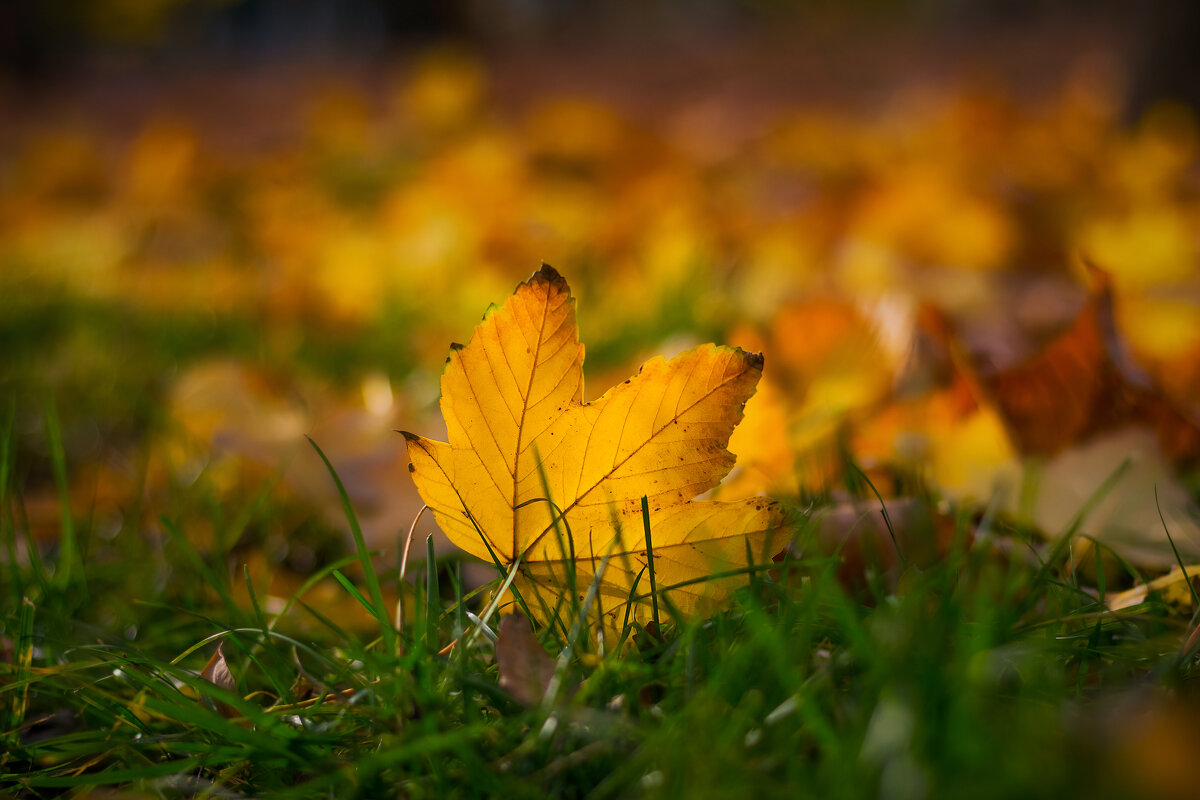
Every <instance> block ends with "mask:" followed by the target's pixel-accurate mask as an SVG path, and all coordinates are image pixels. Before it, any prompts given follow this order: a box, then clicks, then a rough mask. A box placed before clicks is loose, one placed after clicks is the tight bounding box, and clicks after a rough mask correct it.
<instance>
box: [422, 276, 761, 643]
mask: <svg viewBox="0 0 1200 800" xmlns="http://www.w3.org/2000/svg"><path fill="white" fill-rule="evenodd" d="M576 331H577V329H576V323H575V303H574V300H573V298H572V297H571V295H570V290H569V288H568V286H567V283H566V281H565V280H564V279H563V278H562V277H561V276H560V275H559V274H558V273H557V272H555V271H554V270H553V269H552V268H550V267H547V266H543V267H542V269H541V270H539V271H538V272H537V273H535V274H534V276H533V277H532V278H530V279H529V280H528V281H526V282H525V283H523V284H521V285H520V286H518V287H517V291H516V293H515V294H513V296H512V297H510V298H509V300H508V301H507V302H506V303H505V304H504V305H503V306H502V307H500V308H498V309H492V310H491V311H489V312H488V314H487V315H486V316H485V318H484V321H483V322H482V323H480V325H479V326H478V327H477V328H476V329H475V333H474V335H473V336H472V338H471V342H470V343H469V344H468V345H467V346H465V347H461V346H459V347H455V348H454V349H453V350H452V352H451V354H450V358H449V359H448V361H447V364H446V370H445V373H444V374H443V376H442V416H443V417H444V418H445V421H446V428H447V431H448V435H449V436H448V438H449V440H450V441H449V443H443V442H436V441H432V440H429V439H425V438H422V437H420V436H416V435H414V434H408V433H406V434H405V437H406V439H407V440H408V452H409V458H410V459H411V460H412V465H411V467H410V470H411V472H412V475H413V480H414V482H415V483H416V485H417V489H418V491H419V492H420V493H421V497H422V499H423V500H424V501H425V502H426V503H427V504H428V505H429V507H430V508H431V509H432V510H433V512H434V516H435V518H436V519H437V521H438V524H439V525H440V526H441V528H442V530H443V531H445V532H446V534H447V536H449V537H450V539H451V541H453V542H454V543H455V544H457V545H458V546H459V547H461V548H463V549H464V550H466V551H467V552H469V553H471V554H473V555H475V556H477V557H479V558H482V559H485V560H491V559H492V558H495V559H497V560H498V561H499V562H500V563H501V564H502V565H504V566H513V565H516V564H519V565H520V572H519V579H518V580H517V582H516V583H515V584H514V586H515V588H516V589H517V590H518V591H519V592H520V593H521V595H522V596H523V597H524V599H525V602H526V604H527V605H528V606H529V609H530V611H531V612H532V613H533V614H535V615H536V616H538V617H540V618H541V619H542V620H543V621H544V622H547V621H549V620H551V619H553V617H554V616H555V615H556V614H559V613H563V605H562V603H563V598H562V592H563V590H564V588H565V587H567V586H568V585H569V579H568V577H567V570H568V569H573V570H574V571H575V573H576V581H577V584H576V585H577V587H578V591H579V593H580V595H582V594H583V592H584V591H585V589H586V587H587V586H588V585H589V584H590V583H591V582H592V581H593V580H596V581H597V584H598V588H599V601H598V602H599V603H600V609H599V613H600V614H601V615H602V616H603V619H604V624H605V627H606V628H607V629H609V630H610V631H613V632H616V631H619V630H620V626H621V624H622V621H623V619H624V610H625V605H626V602H627V601H629V600H630V598H631V593H633V592H634V591H635V590H634V585H635V582H637V580H638V576H639V573H641V571H642V570H643V569H644V568H645V567H646V566H647V564H648V561H649V557H648V555H647V546H646V539H645V532H644V528H643V514H642V508H641V498H642V497H646V498H647V502H648V508H649V520H648V524H649V527H650V531H651V534H652V537H653V551H654V552H653V555H654V571H655V575H656V579H657V585H658V586H659V587H674V588H673V589H671V590H670V591H669V596H670V597H671V599H672V602H673V603H674V604H675V606H676V607H677V608H679V609H680V610H681V611H683V612H685V613H687V612H692V611H694V610H697V609H698V608H703V607H707V606H708V604H710V603H711V602H713V601H714V600H716V599H717V598H719V597H720V596H721V595H722V594H723V593H724V592H725V591H727V590H728V589H729V588H730V586H733V585H737V584H738V583H739V581H736V580H721V581H715V580H714V581H706V580H704V578H706V577H707V576H709V575H711V574H712V573H714V572H719V571H722V570H727V569H736V568H738V567H744V566H746V563H747V557H748V556H750V557H753V558H754V559H755V560H756V561H758V562H759V563H763V562H768V561H770V559H771V558H772V557H773V556H774V555H776V554H777V553H779V552H780V550H781V549H782V547H783V544H784V542H783V540H782V533H781V531H780V514H779V512H778V510H777V508H776V507H775V505H774V504H773V503H771V502H769V501H767V500H765V499H762V498H752V499H748V500H742V501H734V502H726V503H716V502H695V501H692V498H694V497H695V496H696V495H698V494H701V493H702V492H705V491H707V490H709V489H711V488H713V487H714V486H715V485H716V484H717V483H718V482H719V481H720V480H721V478H722V477H723V476H724V475H725V474H726V473H727V472H728V471H729V469H730V468H731V467H732V466H733V462H734V456H733V455H732V454H731V453H730V452H729V451H728V450H727V449H726V448H725V445H726V442H727V441H728V439H729V436H730V434H731V433H732V431H733V429H734V426H735V425H737V423H738V422H739V421H740V420H741V418H742V407H743V404H744V403H745V402H746V400H747V399H748V398H749V397H750V395H751V394H752V393H753V392H754V387H755V385H756V384H757V382H758V379H759V376H760V375H761V372H762V357H761V356H758V355H755V354H752V353H747V352H745V351H743V350H741V349H739V348H731V347H717V346H714V345H704V346H701V347H698V348H695V349H693V350H689V351H687V352H685V353H683V354H681V355H679V356H676V357H675V358H674V359H672V360H671V361H669V362H668V361H666V360H665V359H662V358H654V359H651V360H650V361H648V362H646V363H645V364H644V365H643V366H642V369H641V371H640V372H639V373H638V374H637V375H636V376H634V377H632V378H630V379H629V380H627V381H625V382H624V383H622V384H618V385H617V386H615V387H613V388H612V389H610V390H609V391H607V392H605V394H604V395H603V396H602V397H600V398H599V399H597V400H594V401H592V402H590V403H584V402H583V345H581V344H580V343H579V342H578V339H577V332H576ZM571 554H573V555H574V558H573V559H572V558H571ZM602 564H603V565H605V566H604V571H603V574H602V575H598V573H600V569H601V565H602ZM684 584H686V585H684ZM638 586H639V588H638V589H637V590H636V591H637V594H643V593H645V592H646V591H647V590H648V588H649V582H648V581H646V582H643V583H640V584H638ZM649 612H650V604H649V603H648V602H646V600H645V599H642V600H641V601H639V602H636V603H635V604H634V608H633V613H632V615H631V618H632V619H636V620H638V621H641V622H645V621H646V620H647V619H649Z"/></svg>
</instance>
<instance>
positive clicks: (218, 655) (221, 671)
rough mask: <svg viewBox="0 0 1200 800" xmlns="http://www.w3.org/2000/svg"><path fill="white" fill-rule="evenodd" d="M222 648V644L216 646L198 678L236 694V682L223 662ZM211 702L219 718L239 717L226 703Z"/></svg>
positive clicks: (227, 665)
mask: <svg viewBox="0 0 1200 800" xmlns="http://www.w3.org/2000/svg"><path fill="white" fill-rule="evenodd" d="M224 647H225V643H224V642H221V643H219V644H218V645H217V651H216V652H215V653H213V654H212V658H210V659H209V660H208V663H207V664H205V665H204V669H202V670H200V677H201V678H203V679H204V680H206V681H208V682H209V683H211V684H212V685H213V686H216V687H218V688H220V689H224V690H226V691H229V692H236V691H237V682H236V681H235V680H234V679H233V673H232V672H230V671H229V664H228V663H227V662H226V661H225V650H224ZM213 702H214V705H216V708H217V711H218V712H219V713H220V714H221V716H223V717H226V718H229V717H236V716H239V714H238V712H237V711H236V710H234V708H233V707H232V706H230V705H229V704H228V703H223V702H221V701H220V700H215V701H213Z"/></svg>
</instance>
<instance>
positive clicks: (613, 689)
mask: <svg viewBox="0 0 1200 800" xmlns="http://www.w3.org/2000/svg"><path fill="white" fill-rule="evenodd" d="M11 431H12V428H11V425H10V426H9V428H8V429H7V433H6V434H5V435H4V437H3V439H2V441H3V443H4V447H3V450H2V453H0V455H2V459H0V553H2V554H3V580H2V583H3V589H0V602H2V603H3V615H2V616H0V635H2V637H3V638H2V642H3V654H2V659H0V752H2V753H3V755H0V792H2V793H6V794H10V795H13V796H16V797H30V798H40V797H55V796H64V795H65V796H83V795H86V794H87V793H88V792H89V791H90V790H92V789H93V788H96V787H103V788H106V789H119V790H122V791H127V792H129V793H131V796H151V797H331V796H333V797H348V796H369V797H374V796H388V797H390V796H398V797H414V798H415V797H490V796H506V797H546V796H560V797H589V798H609V797H630V796H633V797H728V796H749V795H753V796H760V797H770V796H787V797H814V798H816V797H819V798H842V797H845V798H851V797H867V796H871V797H886V798H897V799H905V798H925V797H928V798H933V797H963V796H971V797H982V798H988V797H997V798H1001V797H1048V798H1049V797H1054V798H1061V797H1064V796H1079V797H1083V796H1087V797H1100V798H1104V797H1113V798H1116V797H1130V796H1147V797H1172V796H1176V795H1175V794H1173V792H1175V791H1176V790H1180V785H1179V784H1178V781H1176V778H1175V773H1173V772H1172V769H1173V768H1174V767H1173V766H1172V765H1173V764H1174V762H1172V761H1171V760H1170V759H1171V756H1172V753H1174V752H1176V751H1178V752H1188V751H1187V745H1188V744H1189V743H1194V741H1192V740H1187V739H1186V735H1174V734H1171V733H1170V732H1171V731H1175V730H1176V727H1173V725H1174V721H1175V719H1176V715H1177V714H1178V713H1179V709H1194V705H1193V704H1194V702H1195V700H1194V695H1195V691H1194V689H1193V685H1194V681H1193V680H1192V678H1193V677H1194V673H1195V668H1194V664H1193V661H1192V659H1191V658H1185V657H1184V655H1183V654H1182V653H1181V644H1182V643H1183V642H1184V641H1185V639H1186V638H1187V634H1188V631H1189V622H1188V620H1187V617H1186V615H1184V614H1181V613H1179V611H1178V609H1176V608H1174V607H1172V606H1169V605H1167V604H1165V603H1163V602H1160V600H1159V599H1158V598H1157V597H1156V596H1155V595H1153V594H1152V595H1150V596H1149V598H1148V599H1147V601H1146V602H1145V603H1143V604H1142V605H1141V606H1138V607H1135V608H1131V609H1127V610H1125V611H1123V612H1121V613H1119V614H1118V613H1113V612H1109V611H1107V610H1105V607H1104V606H1103V604H1102V602H1101V599H1100V594H1101V593H1102V592H1103V588H1102V586H1103V581H1101V587H1097V585H1096V584H1097V581H1096V580H1095V579H1093V580H1090V581H1089V580H1088V579H1087V578H1085V577H1081V574H1080V570H1078V569H1077V568H1076V567H1075V566H1073V563H1074V562H1072V561H1071V560H1070V558H1069V557H1068V556H1069V553H1067V552H1065V550H1069V548H1065V550H1064V548H1057V549H1053V550H1051V549H1049V548H1046V547H1045V546H1044V545H1042V544H1040V543H1038V542H1035V541H1030V540H1029V539H1028V535H1027V533H1025V532H1023V531H1021V530H1018V529H1015V528H1014V529H1011V530H1009V529H1005V528H1004V527H1003V526H998V527H996V528H994V529H992V530H983V529H981V527H980V525H979V523H977V522H976V521H975V520H974V519H973V518H972V517H970V516H968V515H965V514H964V515H960V516H959V517H958V518H957V519H955V520H954V521H953V523H954V528H955V535H954V536H953V538H952V543H951V544H950V545H949V546H948V547H946V548H944V549H943V550H942V551H940V553H939V554H938V555H937V556H936V557H935V558H933V559H924V560H923V561H922V562H921V565H920V566H917V565H915V564H913V563H908V562H904V563H903V564H900V565H898V566H896V567H894V568H893V569H892V570H891V571H890V572H883V571H882V570H881V569H874V570H873V569H872V568H871V567H868V568H866V570H864V571H863V572H862V574H860V575H858V576H855V577H853V578H851V579H848V577H847V574H846V570H845V568H844V564H843V563H842V559H841V558H840V557H839V556H838V554H836V553H828V552H823V551H821V549H820V548H819V547H818V546H817V545H816V544H815V542H816V537H815V534H814V533H813V531H812V530H810V529H811V528H812V527H813V526H812V525H810V524H809V523H808V522H805V521H803V520H808V519H811V515H810V514H809V513H807V511H811V509H808V510H806V513H796V514H795V515H794V516H795V518H796V519H799V520H802V522H800V523H798V524H797V528H796V531H795V535H796V544H795V546H794V547H793V549H792V551H791V552H792V553H793V555H792V556H791V557H790V558H789V560H787V561H785V562H783V563H781V564H779V565H778V566H779V568H778V569H777V570H775V571H773V572H772V573H770V574H766V573H755V574H754V576H753V578H752V581H751V584H750V586H748V587H747V588H746V589H745V590H743V591H741V592H740V593H739V594H738V595H737V597H736V598H735V601H734V602H733V603H732V604H731V605H730V607H728V608H727V609H726V610H724V611H723V612H722V613H720V614H718V615H717V616H715V617H712V618H710V619H703V620H691V621H674V622H669V621H667V615H666V613H665V611H664V620H663V624H662V625H661V626H659V627H658V628H657V630H651V631H646V630H641V629H638V630H634V631H633V632H632V636H631V637H630V639H629V644H628V645H627V646H626V647H625V648H624V649H623V650H622V651H621V652H612V651H609V652H603V651H602V650H600V649H599V648H598V647H597V646H596V642H595V641H594V639H592V638H590V637H588V636H580V637H579V638H578V639H576V640H573V641H571V642H567V641H566V637H565V636H564V635H563V633H562V631H556V630H553V629H551V630H543V631H540V632H538V633H537V634H536V635H537V636H538V646H537V649H538V650H540V651H541V653H540V656H539V655H538V653H536V652H535V653H533V654H532V655H531V656H530V657H531V658H534V659H535V660H536V659H537V658H544V659H547V660H554V659H555V657H557V656H558V655H559V654H560V653H562V652H563V651H564V649H565V648H566V647H568V645H570V647H571V654H570V658H566V659H562V660H561V661H562V663H560V664H559V665H558V667H559V673H558V675H557V677H558V678H560V679H561V684H560V685H559V689H558V691H557V692H556V694H555V699H554V700H553V702H551V701H547V702H542V703H536V702H534V703H529V704H528V705H526V704H525V703H522V702H519V701H518V700H517V699H516V698H515V697H514V696H513V695H510V694H509V693H508V692H506V691H504V690H503V689H501V688H500V681H499V676H498V674H497V665H496V659H495V655H494V653H495V649H494V646H493V643H492V640H491V638H490V637H489V636H487V635H468V631H469V630H470V629H471V628H472V626H474V625H476V623H475V622H473V621H472V620H473V615H475V614H477V613H480V612H481V610H482V607H483V605H484V603H483V602H482V601H483V599H484V598H485V597H486V595H484V594H482V593H480V592H478V591H476V592H472V591H470V590H469V589H468V587H467V586H466V583H465V581H464V578H463V570H462V567H463V564H462V563H461V562H458V561H455V560H453V559H444V560H441V561H437V560H433V561H430V562H429V563H430V567H429V568H428V569H423V570H410V572H412V573H415V578H414V579H413V582H412V583H405V584H404V586H403V587H400V586H399V581H398V580H397V573H396V570H394V569H388V570H384V569H379V570H378V571H376V567H375V566H374V564H379V563H382V561H380V560H379V559H376V560H375V561H374V562H373V561H372V560H371V558H370V554H369V553H367V551H366V550H365V546H364V545H363V544H362V542H361V540H359V542H358V547H357V548H356V550H355V551H353V552H351V551H349V550H347V551H345V552H343V553H341V554H335V557H333V558H331V560H330V561H329V562H328V563H326V564H325V565H324V568H323V569H322V570H320V571H319V572H317V573H316V574H314V575H311V576H308V578H307V580H305V581H303V582H301V583H299V584H297V585H296V586H295V587H294V588H293V589H292V591H291V592H290V594H288V595H287V596H283V597H281V596H278V595H275V594H269V593H268V589H269V586H270V584H269V583H268V581H267V577H270V576H267V577H263V576H261V575H259V574H255V573H254V572H253V571H252V570H251V569H250V568H249V565H248V563H247V562H248V557H247V556H246V553H247V552H248V550H247V548H249V550H250V551H253V549H254V547H255V546H256V545H255V538H254V537H255V531H256V530H257V529H258V528H259V527H261V526H262V525H264V524H265V523H266V522H267V521H269V520H270V519H271V518H272V517H273V516H276V515H280V514H283V513H285V510H284V509H280V508H277V507H275V506H273V505H272V502H273V501H271V500H270V499H269V498H268V499H264V498H262V497H259V496H255V497H250V498H248V499H247V500H246V504H247V506H246V509H244V510H243V511H244V513H243V511H235V512H232V513H231V512H228V511H227V512H225V513H223V514H219V515H217V514H216V512H214V519H212V520H210V521H209V523H210V525H211V526H212V527H214V528H218V529H219V528H221V527H223V526H224V527H228V526H236V527H237V530H236V531H231V530H225V531H224V532H223V533H222V532H221V531H220V530H218V535H217V537H216V541H217V542H218V545H217V546H210V547H208V549H204V548H201V547H198V546H197V545H195V544H194V543H193V542H192V540H191V539H190V538H189V526H190V525H191V524H193V522H194V520H192V519H190V518H187V517H177V518H171V517H167V516H164V517H162V518H160V519H159V520H158V522H157V524H156V525H154V526H151V528H150V529H149V531H148V530H147V529H146V528H145V527H143V526H141V525H140V524H139V523H137V522H135V521H132V520H131V521H130V522H129V523H128V524H127V526H126V527H125V528H124V529H122V530H121V531H120V532H119V533H118V535H116V536H100V535H98V533H97V530H96V529H95V528H94V526H93V525H92V523H91V521H89V520H87V519H72V520H70V521H69V522H67V521H66V518H64V524H65V525H71V526H72V527H71V528H70V530H71V532H72V536H70V537H66V536H64V537H62V538H61V539H60V540H59V541H58V544H57V546H55V547H46V546H44V545H43V543H41V542H39V541H37V540H35V539H34V538H33V537H32V536H31V535H30V534H29V532H28V528H27V526H26V525H25V524H24V522H23V511H22V509H23V502H22V496H21V493H20V491H18V489H17V484H18V481H17V475H16V474H15V470H14V465H15V464H16V463H17V460H16V459H15V454H14V452H13V450H14V446H13V437H12V435H11ZM51 438H53V436H51ZM50 449H51V450H52V451H53V450H54V446H53V442H51V445H50ZM195 490H196V487H195V486H193V487H190V488H189V490H188V491H195ZM931 502H932V501H931ZM180 507H182V506H180ZM350 513H351V514H352V510H351V512H350ZM230 520H232V521H230ZM933 535H934V534H933V531H932V530H930V531H920V530H916V531H907V532H905V537H904V538H903V539H902V541H904V540H908V541H913V540H914V538H917V539H919V538H920V537H921V536H930V537H932V536H933ZM356 538H358V537H356ZM997 542H1000V543H1002V544H1004V545H1005V546H1004V547H1000V546H998V545H997ZM235 543H236V547H235V546H234V544H235ZM1026 554H1029V557H1026ZM1038 554H1045V555H1051V554H1052V555H1054V557H1055V558H1056V559H1057V560H1056V561H1050V562H1046V563H1041V562H1040V561H1039V560H1038V558H1037V555H1038ZM429 555H432V552H430V553H429ZM272 568H273V569H276V570H282V569H284V566H283V563H282V561H278V562H276V563H274V564H273V565H272ZM1104 574H1105V573H1104V572H1103V571H1101V572H1100V573H1099V575H1100V576H1103V575H1104ZM1116 580H1118V578H1117V577H1116V576H1115V575H1113V574H1109V575H1108V581H1109V583H1110V584H1111V583H1113V582H1114V581H1116ZM398 591H404V593H405V594H404V608H405V610H406V613H405V619H404V620H403V624H402V625H401V626H400V629H399V630H398V631H397V630H396V629H395V627H394V626H393V623H392V622H391V617H390V611H391V609H392V608H394V605H393V604H394V603H395V601H396V599H397V596H398V595H397V592H398ZM321 592H324V594H321ZM331 592H332V593H333V595H339V596H341V597H342V598H343V599H347V598H349V600H350V605H349V606H347V605H341V606H336V607H331V606H330V605H328V603H325V602H321V601H319V598H328V597H330V596H331V594H330V593H331ZM356 607H357V608H358V609H359V611H360V612H361V611H362V610H363V607H365V608H366V610H368V611H369V612H370V613H365V614H364V613H359V614H357V615H355V614H352V613H349V612H347V611H346V610H345V609H347V608H351V609H353V608H356ZM285 612H286V613H285ZM474 619H476V620H477V619H478V618H477V617H475V618H474ZM490 622H491V624H492V626H493V627H494V626H495V623H496V620H495V618H493V619H492V620H491V621H490ZM489 630H490V629H489ZM486 632H487V631H484V633H486ZM476 633H478V631H476ZM451 642H457V643H458V644H457V645H456V646H454V647H447V645H449V644H450V643H451ZM218 644H220V645H221V652H222V653H223V655H224V657H225V659H226V661H227V664H228V668H229V671H230V673H231V675H232V678H233V684H232V686H225V687H223V686H219V685H216V684H215V683H213V682H212V681H209V680H207V679H206V678H205V677H204V676H202V675H201V670H202V668H203V667H204V664H205V661H206V660H207V659H209V658H210V656H212V654H213V653H214V652H215V650H216V648H217V645H218ZM1184 730H1190V729H1186V728H1185V729H1184ZM1131 731H1134V732H1139V733H1138V736H1139V737H1141V738H1131V736H1132V734H1131V733H1130V732H1131ZM1164 731H1165V732H1166V733H1164ZM1181 736H1182V737H1183V739H1182V740H1181ZM1146 737H1149V738H1146ZM1155 737H1158V738H1155ZM1146 741H1149V742H1151V743H1152V744H1153V743H1157V744H1155V747H1153V748H1151V750H1152V751H1153V752H1155V753H1157V757H1158V758H1159V761H1158V762H1156V763H1157V767H1156V770H1155V771H1154V772H1153V775H1151V776H1149V777H1147V775H1148V774H1149V773H1148V772H1147V773H1143V771H1142V768H1143V767H1147V762H1146V759H1147V758H1148V756H1147V753H1148V752H1151V750H1147V748H1146V747H1144V746H1143V745H1144V744H1145V743H1146ZM1173 747H1174V748H1175V750H1172V748H1173ZM1164 753H1165V755H1164ZM1163 758H1166V759H1167V760H1166V761H1165V762H1164V761H1162V759H1163ZM1163 763H1166V764H1167V767H1165V768H1164V767H1162V764H1163ZM1176 766H1177V765H1176ZM1189 786H1190V784H1189ZM1180 791H1182V790H1180ZM1179 796H1184V795H1179Z"/></svg>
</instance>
